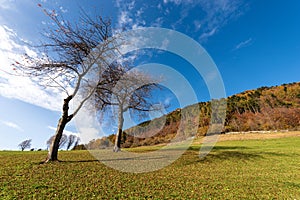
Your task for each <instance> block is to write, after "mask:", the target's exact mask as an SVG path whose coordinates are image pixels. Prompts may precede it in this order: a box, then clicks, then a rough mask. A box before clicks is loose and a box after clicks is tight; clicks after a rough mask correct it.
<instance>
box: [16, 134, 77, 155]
mask: <svg viewBox="0 0 300 200" xmlns="http://www.w3.org/2000/svg"><path fill="white" fill-rule="evenodd" d="M54 138H55V135H53V136H51V137H50V138H49V139H48V140H47V142H46V144H47V149H49V147H50V145H51V144H52V143H53V140H54ZM31 142H32V140H31V139H28V140H24V141H22V142H21V143H20V144H19V145H18V147H19V148H20V149H21V151H24V150H25V149H30V147H31ZM79 142H80V138H79V137H77V136H76V135H69V136H68V135H66V134H63V135H62V137H61V140H60V141H59V149H62V148H64V147H65V148H66V150H69V149H71V147H72V146H73V148H74V147H76V146H78V145H79ZM33 150H34V149H31V151H33Z"/></svg>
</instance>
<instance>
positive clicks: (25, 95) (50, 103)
mask: <svg viewBox="0 0 300 200" xmlns="http://www.w3.org/2000/svg"><path fill="white" fill-rule="evenodd" d="M23 53H27V54H28V55H32V56H35V55H36V53H35V51H34V50H32V49H30V48H29V47H28V46H27V45H25V44H24V40H22V39H20V38H19V37H18V35H17V33H16V32H15V31H13V30H12V29H10V28H8V27H6V26H1V25H0V63H1V65H0V79H1V80H5V81H0V95H1V96H4V97H7V98H15V99H19V100H21V101H24V102H27V103H31V104H34V105H37V106H40V107H43V108H46V109H49V110H54V111H60V110H61V109H60V104H61V102H62V99H63V98H62V96H61V94H60V92H59V91H58V90H57V89H55V88H48V89H45V88H43V87H41V86H39V85H37V84H36V82H34V81H33V80H32V79H30V78H29V77H22V76H14V75H11V74H9V73H13V72H14V68H13V66H12V65H11V64H12V62H13V61H14V60H22V58H21V54H23ZM5 72H9V73H5Z"/></svg>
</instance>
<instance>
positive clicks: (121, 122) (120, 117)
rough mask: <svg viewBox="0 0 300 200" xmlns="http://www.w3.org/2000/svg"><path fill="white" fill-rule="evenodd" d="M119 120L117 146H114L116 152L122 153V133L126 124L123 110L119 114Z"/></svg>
mask: <svg viewBox="0 0 300 200" xmlns="http://www.w3.org/2000/svg"><path fill="white" fill-rule="evenodd" d="M118 115H119V116H118V118H119V124H118V132H117V134H116V139H115V146H114V150H113V151H114V152H118V151H121V138H122V133H123V130H122V129H123V123H124V118H123V110H122V109H121V108H120V109H119V113H118Z"/></svg>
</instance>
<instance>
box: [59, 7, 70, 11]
mask: <svg viewBox="0 0 300 200" xmlns="http://www.w3.org/2000/svg"><path fill="white" fill-rule="evenodd" d="M59 9H60V11H61V12H62V13H67V12H68V10H67V9H65V8H64V7H62V6H60V7H59Z"/></svg>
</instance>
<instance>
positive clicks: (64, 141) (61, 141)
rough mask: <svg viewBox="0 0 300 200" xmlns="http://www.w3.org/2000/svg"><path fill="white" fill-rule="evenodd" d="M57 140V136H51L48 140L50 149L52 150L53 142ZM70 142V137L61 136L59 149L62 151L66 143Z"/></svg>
mask: <svg viewBox="0 0 300 200" xmlns="http://www.w3.org/2000/svg"><path fill="white" fill-rule="evenodd" d="M54 139H55V135H53V136H51V137H50V138H49V139H48V140H47V147H48V149H49V148H50V146H51V144H52V143H53V140H54ZM67 141H68V136H67V135H66V134H63V135H62V136H61V139H60V141H59V144H58V149H62V148H63V147H64V146H65V145H66V143H67Z"/></svg>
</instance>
